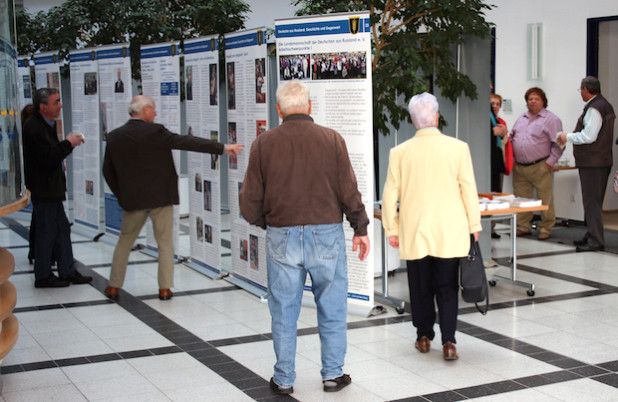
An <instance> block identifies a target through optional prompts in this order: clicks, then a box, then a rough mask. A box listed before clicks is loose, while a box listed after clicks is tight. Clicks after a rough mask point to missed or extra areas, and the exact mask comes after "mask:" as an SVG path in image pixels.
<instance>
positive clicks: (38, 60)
mask: <svg viewBox="0 0 618 402" xmlns="http://www.w3.org/2000/svg"><path fill="white" fill-rule="evenodd" d="M57 62H58V54H57V53H56V54H48V55H46V56H37V55H36V54H35V55H34V64H35V65H42V64H54V63H57Z"/></svg>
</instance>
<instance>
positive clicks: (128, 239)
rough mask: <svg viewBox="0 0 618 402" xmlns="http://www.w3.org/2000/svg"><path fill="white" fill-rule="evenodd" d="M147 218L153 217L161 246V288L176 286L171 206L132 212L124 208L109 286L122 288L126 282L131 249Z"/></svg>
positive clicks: (157, 238) (159, 272)
mask: <svg viewBox="0 0 618 402" xmlns="http://www.w3.org/2000/svg"><path fill="white" fill-rule="evenodd" d="M147 218H150V219H151V220H152V227H153V230H154V236H155V239H156V240H157V246H158V247H159V271H158V279H159V289H169V288H171V287H173V286H174V240H173V230H172V229H173V219H174V207H173V206H172V205H168V206H165V207H161V208H153V209H143V210H138V211H130V212H127V211H122V225H121V227H120V237H119V238H118V243H117V244H116V249H115V250H114V258H113V259H112V272H111V273H110V275H109V286H113V287H115V288H121V287H122V285H123V284H124V278H125V275H126V273H127V263H128V262H129V254H130V253H131V248H132V247H133V243H135V240H136V239H137V236H139V233H140V231H141V230H142V227H143V226H144V223H146V219H147Z"/></svg>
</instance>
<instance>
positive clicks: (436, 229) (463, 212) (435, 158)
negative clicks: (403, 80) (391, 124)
mask: <svg viewBox="0 0 618 402" xmlns="http://www.w3.org/2000/svg"><path fill="white" fill-rule="evenodd" d="M409 109H410V116H411V118H412V122H413V123H414V125H415V126H416V128H417V129H418V131H417V132H416V134H415V135H414V137H413V138H411V139H410V140H408V141H406V142H404V143H403V144H401V145H399V146H397V147H395V148H393V149H392V150H391V152H390V157H389V164H388V175H387V179H386V184H385V186H384V194H383V195H382V224H383V226H384V230H385V234H386V236H387V237H388V238H389V244H390V245H391V246H393V247H398V248H399V258H401V259H403V260H407V268H408V284H409V288H410V304H411V306H412V323H413V324H414V326H415V327H416V330H417V339H416V343H415V347H416V348H417V349H418V350H419V351H420V352H422V353H427V352H429V349H430V346H431V340H433V338H434V336H435V332H434V330H433V324H434V322H435V317H436V312H435V305H434V297H435V299H436V301H437V304H438V311H439V324H440V332H441V334H442V345H443V355H444V358H445V359H446V360H455V359H457V358H458V355H457V349H456V347H455V343H456V341H455V330H456V328H457V308H458V291H459V285H458V278H459V276H458V274H459V269H458V268H459V258H460V257H463V256H465V255H467V254H468V251H469V249H470V234H474V237H475V239H476V240H478V234H479V232H480V230H481V214H480V210H479V203H478V194H477V190H476V183H475V181H474V171H473V168H472V159H471V157H470V150H469V149H468V145H467V144H466V143H465V142H463V141H460V140H457V139H455V138H452V137H448V136H446V135H444V134H442V133H441V132H440V131H439V130H438V128H437V126H438V119H439V112H438V102H437V100H436V98H435V97H434V96H433V95H431V94H428V93H423V94H420V95H416V96H414V97H413V98H412V99H411V100H410V104H409ZM398 203H399V204H398Z"/></svg>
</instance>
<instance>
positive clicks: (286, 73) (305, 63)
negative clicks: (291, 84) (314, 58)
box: [279, 54, 311, 80]
mask: <svg viewBox="0 0 618 402" xmlns="http://www.w3.org/2000/svg"><path fill="white" fill-rule="evenodd" d="M310 60H311V56H309V55H308V54H297V55H285V56H280V57H279V77H280V78H281V79H282V80H291V79H294V78H296V79H298V80H308V79H310V78H311V77H310V75H309V61H310Z"/></svg>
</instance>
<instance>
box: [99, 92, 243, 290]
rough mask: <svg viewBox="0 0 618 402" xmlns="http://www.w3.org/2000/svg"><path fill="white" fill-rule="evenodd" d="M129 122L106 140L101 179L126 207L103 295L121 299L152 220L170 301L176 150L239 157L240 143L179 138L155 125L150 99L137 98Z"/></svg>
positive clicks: (162, 283)
mask: <svg viewBox="0 0 618 402" xmlns="http://www.w3.org/2000/svg"><path fill="white" fill-rule="evenodd" d="M129 115H131V119H130V120H129V121H128V122H127V123H126V124H125V125H124V126H121V127H118V128H117V129H115V130H113V131H112V132H110V133H109V134H108V135H107V146H106V148H105V159H104V161H103V176H105V180H106V181H107V184H108V185H109V188H110V189H111V190H112V192H113V193H114V195H115V196H116V198H117V199H118V204H120V207H122V226H121V228H120V237H119V238H118V243H117V244H116V249H115V250H114V257H113V260H112V271H111V274H110V280H109V286H108V287H107V288H106V289H105V294H106V295H107V296H108V297H110V298H113V299H115V298H117V297H118V289H119V288H120V287H122V284H123V283H124V278H125V274H126V271H127V262H128V260H129V253H130V252H131V247H132V246H133V243H134V242H135V239H137V236H138V235H139V232H140V231H141V229H142V227H143V226H144V223H145V222H146V218H150V219H151V220H152V226H153V229H154V236H155V239H156V240H157V246H158V248H159V271H158V279H159V299H161V300H167V299H170V298H171V297H172V291H171V290H170V288H171V287H172V286H174V242H173V239H172V228H173V205H174V204H178V203H179V197H178V174H177V173H176V168H175V166H174V159H173V157H172V149H182V150H186V151H196V152H206V153H211V154H218V155H221V154H222V153H223V152H225V153H227V154H229V155H238V154H240V152H241V151H242V148H243V147H244V145H242V144H225V145H224V144H221V143H218V142H215V141H211V140H207V139H203V138H199V137H195V136H188V135H178V134H174V133H172V132H170V131H169V130H167V129H166V128H165V127H164V126H163V125H161V124H156V123H154V119H155V116H156V115H157V112H156V111H155V103H154V101H153V100H152V98H150V97H148V96H144V95H138V96H136V97H134V98H133V100H132V101H131V104H130V105H129Z"/></svg>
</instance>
